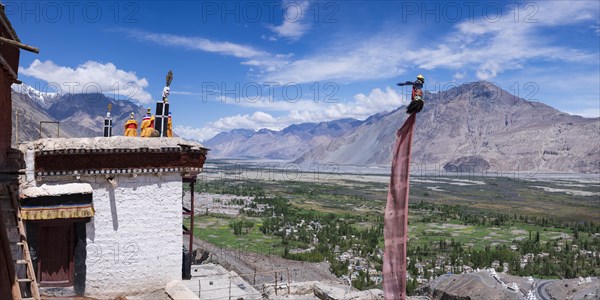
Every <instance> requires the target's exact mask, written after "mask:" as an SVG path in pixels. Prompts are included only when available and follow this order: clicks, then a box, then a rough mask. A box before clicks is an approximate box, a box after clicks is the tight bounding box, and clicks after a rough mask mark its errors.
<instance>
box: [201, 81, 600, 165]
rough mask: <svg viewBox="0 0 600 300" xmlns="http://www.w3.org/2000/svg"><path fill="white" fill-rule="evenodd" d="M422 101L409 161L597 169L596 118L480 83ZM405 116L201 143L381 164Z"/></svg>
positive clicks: (270, 154) (226, 150)
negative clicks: (533, 100)
mask: <svg viewBox="0 0 600 300" xmlns="http://www.w3.org/2000/svg"><path fill="white" fill-rule="evenodd" d="M425 99H426V105H425V109H424V110H423V111H422V112H421V113H420V114H419V115H418V117H417V124H416V129H415V136H414V141H413V143H414V144H413V159H412V162H413V163H414V164H415V166H418V167H420V168H426V169H427V170H436V169H440V170H441V169H446V170H447V171H462V172H479V171H481V170H488V171H491V172H494V171H502V172H510V171H524V170H531V171H539V172H545V171H554V172H593V173H598V172H599V170H600V139H599V138H598V132H600V130H599V129H600V119H599V118H594V119H590V118H583V117H579V116H572V115H569V114H566V113H562V112H560V111H558V110H556V109H554V108H552V107H550V106H548V105H545V104H543V103H540V102H531V101H526V100H524V99H521V98H518V97H516V96H513V95H512V94H510V93H508V92H507V91H504V90H502V89H500V88H498V87H497V86H495V85H493V84H491V83H489V82H485V81H480V82H474V83H467V84H463V85H461V86H458V87H455V88H452V89H450V90H447V91H444V92H439V93H436V94H431V93H426V94H425ZM405 119H406V113H405V112H404V109H403V108H399V109H397V110H395V111H392V112H389V113H382V114H377V115H373V116H371V117H369V118H368V119H366V120H364V121H357V120H345V121H344V123H343V124H345V126H339V129H338V130H337V131H332V132H323V131H319V130H313V131H310V130H296V131H291V130H290V127H292V126H290V127H288V128H286V129H283V130H281V131H268V130H261V131H258V132H251V131H247V130H245V131H233V132H230V133H222V134H220V135H218V136H216V137H215V138H213V139H211V140H209V141H207V142H206V144H207V145H208V146H209V147H211V148H212V149H214V150H215V151H214V152H215V153H214V154H216V155H220V156H224V157H256V158H280V159H289V160H294V161H296V162H298V163H312V162H318V163H335V164H352V165H365V164H377V165H387V164H389V163H390V160H391V148H392V146H393V144H394V140H395V138H396V135H395V133H396V131H397V130H398V128H400V126H402V123H403V122H404V120H405ZM340 121H341V120H340ZM337 122H338V121H331V122H324V123H320V125H321V126H323V127H328V126H336V125H337ZM304 125H305V124H301V125H293V126H295V127H294V128H303V126H304ZM311 126H314V125H311ZM308 128H311V129H312V128H314V127H310V126H308ZM224 144H225V145H226V146H225V145H224Z"/></svg>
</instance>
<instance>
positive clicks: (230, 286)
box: [229, 275, 231, 300]
mask: <svg viewBox="0 0 600 300" xmlns="http://www.w3.org/2000/svg"><path fill="white" fill-rule="evenodd" d="M229 300H231V275H230V276H229Z"/></svg>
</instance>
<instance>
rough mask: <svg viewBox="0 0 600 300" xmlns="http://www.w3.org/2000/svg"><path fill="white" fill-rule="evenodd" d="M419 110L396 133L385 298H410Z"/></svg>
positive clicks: (386, 229) (387, 222)
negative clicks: (412, 175) (411, 192)
mask: <svg viewBox="0 0 600 300" xmlns="http://www.w3.org/2000/svg"><path fill="white" fill-rule="evenodd" d="M415 116H416V114H411V115H410V116H409V117H408V119H406V121H405V122H404V125H402V128H400V130H398V133H396V136H397V137H396V144H395V145H394V158H393V160H392V175H391V178H390V187H389V190H388V196H387V205H386V207H385V224H384V229H383V237H384V239H385V251H384V258H383V292H384V295H385V299H388V300H397V299H402V300H403V299H405V298H406V242H407V241H408V189H409V169H410V153H411V151H410V148H411V144H412V136H413V127H414V125H415V118H416V117H415Z"/></svg>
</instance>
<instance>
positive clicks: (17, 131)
mask: <svg viewBox="0 0 600 300" xmlns="http://www.w3.org/2000/svg"><path fill="white" fill-rule="evenodd" d="M15 144H16V145H17V147H18V145H19V110H18V109H17V110H15Z"/></svg>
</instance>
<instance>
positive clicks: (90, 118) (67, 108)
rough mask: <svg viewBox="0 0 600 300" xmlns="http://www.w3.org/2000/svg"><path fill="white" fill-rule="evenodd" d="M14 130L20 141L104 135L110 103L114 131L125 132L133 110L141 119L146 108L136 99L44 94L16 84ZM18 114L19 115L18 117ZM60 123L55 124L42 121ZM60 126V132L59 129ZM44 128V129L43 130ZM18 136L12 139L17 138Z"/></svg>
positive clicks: (14, 87)
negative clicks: (134, 100)
mask: <svg viewBox="0 0 600 300" xmlns="http://www.w3.org/2000/svg"><path fill="white" fill-rule="evenodd" d="M12 99H13V108H12V116H13V132H18V141H19V142H23V141H31V140H35V139H38V138H40V137H57V135H60V137H94V136H102V126H103V124H104V117H105V116H106V112H107V108H108V105H109V104H112V110H111V116H112V118H113V134H114V135H123V133H124V131H125V129H124V128H123V126H122V125H124V124H125V122H126V120H127V119H129V116H130V114H131V113H132V112H133V113H134V114H135V116H136V119H137V120H138V122H139V121H140V120H141V118H142V117H143V116H144V115H145V114H146V110H145V109H144V108H143V107H141V106H139V105H138V104H137V103H135V102H131V101H128V100H115V99H113V98H110V97H107V96H106V95H104V94H100V93H97V94H65V95H58V94H56V93H42V92H40V91H38V90H36V89H35V88H33V87H30V86H28V85H26V84H20V85H13V88H12ZM17 115H18V116H17ZM41 121H43V122H60V128H57V127H58V126H57V125H56V124H52V123H44V124H42V125H41V126H40V122H41ZM59 129H60V132H59ZM40 130H41V132H40ZM16 138H17V136H15V137H14V138H13V142H15V141H16Z"/></svg>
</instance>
